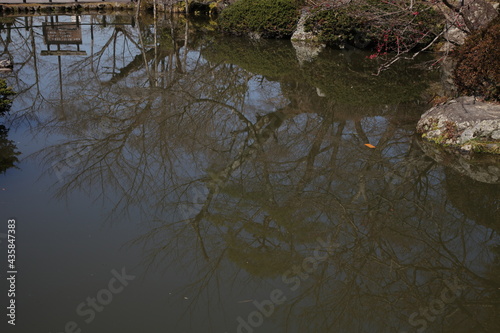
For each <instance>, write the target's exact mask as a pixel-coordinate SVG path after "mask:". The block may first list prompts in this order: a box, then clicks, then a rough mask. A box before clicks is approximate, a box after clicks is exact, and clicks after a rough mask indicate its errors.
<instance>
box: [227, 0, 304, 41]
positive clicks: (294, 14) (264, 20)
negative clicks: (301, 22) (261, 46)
mask: <svg viewBox="0 0 500 333" xmlns="http://www.w3.org/2000/svg"><path fill="white" fill-rule="evenodd" d="M298 17H299V12H298V6H297V2H296V1H294V0H239V1H237V2H235V3H234V4H233V5H231V6H229V7H228V8H227V9H225V10H224V11H223V12H222V14H221V16H220V18H219V25H220V27H221V29H222V31H223V32H226V33H230V34H235V35H244V34H248V33H251V32H253V33H258V34H260V35H261V36H262V37H264V38H285V37H290V36H291V35H292V34H293V31H294V30H295V27H296V24H297V21H298Z"/></svg>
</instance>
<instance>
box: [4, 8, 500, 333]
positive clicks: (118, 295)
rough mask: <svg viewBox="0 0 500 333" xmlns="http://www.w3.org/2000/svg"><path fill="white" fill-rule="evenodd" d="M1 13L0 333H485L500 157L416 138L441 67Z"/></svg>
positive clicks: (499, 241) (188, 27) (498, 224)
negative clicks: (476, 155)
mask: <svg viewBox="0 0 500 333" xmlns="http://www.w3.org/2000/svg"><path fill="white" fill-rule="evenodd" d="M1 22H2V25H1V33H0V36H1V43H2V44H3V45H2V46H3V56H2V57H6V56H11V57H12V58H13V60H14V63H15V65H14V70H13V72H12V73H3V74H1V75H2V77H5V78H7V80H8V82H9V84H10V85H11V86H13V87H14V89H15V90H16V91H17V92H18V95H17V96H16V97H15V99H14V102H13V105H12V108H11V111H10V112H9V113H8V114H5V115H3V117H2V118H0V121H1V122H2V123H3V124H5V126H6V128H9V131H8V133H4V134H3V137H2V140H3V141H1V142H2V145H3V146H2V147H1V148H0V149H3V155H4V156H6V155H9V156H11V159H10V160H9V161H15V158H12V153H13V151H19V152H20V153H21V154H20V155H17V158H18V161H17V162H15V163H14V164H15V167H9V166H10V164H11V163H6V162H5V163H2V168H3V169H2V171H3V172H4V173H3V174H1V175H0V189H1V191H0V212H1V214H0V218H1V219H2V226H3V227H2V230H0V232H1V233H2V238H1V239H0V240H1V241H2V243H1V244H0V248H1V250H2V253H3V254H2V258H5V257H6V251H7V242H6V239H5V237H4V236H5V233H6V232H7V227H6V222H7V220H8V219H9V218H12V217H14V218H15V219H16V221H17V229H16V246H17V257H16V260H17V269H18V274H17V284H16V286H17V290H16V297H15V299H16V304H17V308H16V315H17V316H16V326H15V327H12V326H10V325H7V324H6V321H7V320H6V319H5V318H6V317H5V314H3V313H2V318H3V319H2V327H6V328H7V329H8V331H7V332H23V333H24V332H26V333H28V332H30V333H31V332H35V331H36V332H53V333H55V332H80V330H81V332H95V333H101V332H102V333H104V332H424V331H425V332H498V331H499V329H500V316H499V303H500V293H499V292H500V289H499V288H500V259H499V256H500V238H499V235H498V232H499V231H500V211H499V206H500V205H499V201H500V185H499V182H500V176H499V170H500V163H499V161H498V159H494V158H491V159H472V160H468V159H464V158H460V157H456V156H454V155H451V154H446V153H444V152H441V151H439V150H438V149H436V148H435V147H433V146H432V145H428V144H425V143H424V142H421V141H419V140H418V139H417V137H416V136H415V133H414V128H415V124H416V121H417V120H418V118H419V116H420V114H422V113H423V112H424V111H425V110H426V108H428V105H427V104H426V101H427V100H428V99H429V93H428V91H429V88H430V87H431V86H432V85H439V84H440V83H439V73H436V72H430V71H427V70H425V69H424V67H425V66H422V67H415V66H413V65H415V63H412V64H408V63H400V64H397V65H396V66H395V67H394V68H393V69H392V70H390V71H387V72H384V73H383V74H382V75H380V76H374V75H372V73H373V72H374V71H375V69H376V60H369V59H367V54H365V53H363V52H360V51H357V50H348V49H346V50H330V49H325V50H323V51H322V52H321V53H320V54H319V55H317V56H315V55H314V53H313V52H311V51H310V50H307V49H304V48H300V47H296V48H294V46H293V45H292V44H291V43H290V42H289V41H250V40H246V39H237V38H229V37H226V38H221V37H220V36H217V35H214V34H212V31H213V25H211V24H210V22H202V21H191V22H187V21H185V20H183V19H182V18H180V19H175V20H174V19H173V18H170V17H162V18H160V19H159V20H158V22H156V23H155V22H154V21H153V20H151V19H149V20H144V21H140V22H135V21H134V20H133V19H132V17H129V16H103V15H94V16H80V17H70V16H59V17H55V16H54V17H45V16H43V17H36V16H35V17H11V18H7V17H4V18H1ZM368 143H369V144H371V145H373V146H375V148H369V147H367V146H365V144H368ZM13 145H15V148H13ZM6 160H7V159H6ZM4 254H5V255H4ZM1 267H2V271H1V276H2V277H3V278H2V284H1V286H2V292H1V293H0V294H1V295H2V301H1V302H2V309H4V310H2V311H6V310H5V306H7V300H6V296H5V294H6V293H5V292H4V291H6V290H8V286H7V284H6V282H5V281H6V280H5V278H4V276H5V272H6V270H7V269H6V263H5V260H4V259H2V266H1ZM2 332H4V330H3V329H2Z"/></svg>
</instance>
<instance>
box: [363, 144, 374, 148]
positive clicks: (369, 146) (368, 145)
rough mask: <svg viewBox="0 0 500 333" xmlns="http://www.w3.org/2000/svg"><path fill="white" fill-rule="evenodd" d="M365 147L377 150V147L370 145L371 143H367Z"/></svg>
mask: <svg viewBox="0 0 500 333" xmlns="http://www.w3.org/2000/svg"><path fill="white" fill-rule="evenodd" d="M365 146H367V147H368V148H375V146H374V145H371V144H369V143H365Z"/></svg>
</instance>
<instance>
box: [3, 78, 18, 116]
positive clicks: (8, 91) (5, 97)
mask: <svg viewBox="0 0 500 333" xmlns="http://www.w3.org/2000/svg"><path fill="white" fill-rule="evenodd" d="M12 95H15V92H14V91H13V90H12V88H10V87H7V83H6V82H5V80H4V79H0V115H1V114H2V113H3V112H5V111H8V109H9V108H10V104H11V101H10V100H9V97H10V96H12Z"/></svg>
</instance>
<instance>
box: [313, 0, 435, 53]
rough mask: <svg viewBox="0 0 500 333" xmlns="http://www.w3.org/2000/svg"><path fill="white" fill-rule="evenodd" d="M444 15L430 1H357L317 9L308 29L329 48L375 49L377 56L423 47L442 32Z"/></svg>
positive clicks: (314, 9)
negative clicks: (342, 46)
mask: <svg viewBox="0 0 500 333" xmlns="http://www.w3.org/2000/svg"><path fill="white" fill-rule="evenodd" d="M443 22H444V18H443V16H442V15H441V14H440V13H439V12H437V11H436V10H435V9H434V8H433V7H432V6H430V5H429V4H428V3H427V2H423V1H414V2H413V6H411V2H410V1H408V0H392V1H378V0H377V1H375V0H365V1H357V2H354V3H353V4H350V5H347V6H343V7H335V8H334V7H332V6H330V7H328V6H326V7H325V6H317V7H315V8H313V9H312V15H311V16H310V17H309V19H308V20H307V22H306V29H307V30H308V31H313V32H315V33H316V34H318V35H319V40H320V41H321V42H324V43H327V44H330V45H339V44H346V43H347V44H351V45H355V46H357V47H362V48H373V49H375V50H376V51H377V54H382V53H386V52H401V51H409V50H413V49H418V48H421V47H422V46H423V45H427V44H428V43H429V42H431V41H432V40H433V39H434V37H435V36H436V35H438V34H439V33H440V32H441V31H442V28H443V26H442V24H443Z"/></svg>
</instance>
